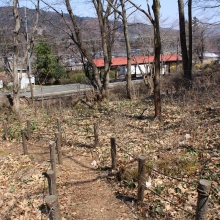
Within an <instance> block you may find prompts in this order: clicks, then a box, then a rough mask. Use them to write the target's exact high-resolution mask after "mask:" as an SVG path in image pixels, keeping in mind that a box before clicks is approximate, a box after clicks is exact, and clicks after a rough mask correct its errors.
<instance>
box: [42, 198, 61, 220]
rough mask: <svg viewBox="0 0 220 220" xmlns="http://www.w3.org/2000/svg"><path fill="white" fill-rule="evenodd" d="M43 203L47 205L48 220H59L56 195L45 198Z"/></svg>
mask: <svg viewBox="0 0 220 220" xmlns="http://www.w3.org/2000/svg"><path fill="white" fill-rule="evenodd" d="M45 203H46V204H47V208H48V213H49V219H50V220H61V215H60V208H59V203H58V197H57V195H50V196H46V197H45Z"/></svg>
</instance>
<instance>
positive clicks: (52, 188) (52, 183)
mask: <svg viewBox="0 0 220 220" xmlns="http://www.w3.org/2000/svg"><path fill="white" fill-rule="evenodd" d="M43 175H44V176H45V177H46V178H47V180H48V186H49V194H50V195H57V187H56V178H55V173H54V171H53V170H48V171H47V172H45V173H43Z"/></svg>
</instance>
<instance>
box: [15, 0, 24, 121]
mask: <svg viewBox="0 0 220 220" xmlns="http://www.w3.org/2000/svg"><path fill="white" fill-rule="evenodd" d="M13 14H14V20H15V28H14V35H13V41H14V42H13V43H14V45H13V46H14V54H13V107H14V112H15V114H16V115H17V116H18V117H19V115H20V80H19V77H18V53H19V48H18V47H19V45H18V37H19V36H18V35H19V31H20V18H19V14H18V0H14V1H13ZM21 71H22V70H21ZM21 74H22V72H21Z"/></svg>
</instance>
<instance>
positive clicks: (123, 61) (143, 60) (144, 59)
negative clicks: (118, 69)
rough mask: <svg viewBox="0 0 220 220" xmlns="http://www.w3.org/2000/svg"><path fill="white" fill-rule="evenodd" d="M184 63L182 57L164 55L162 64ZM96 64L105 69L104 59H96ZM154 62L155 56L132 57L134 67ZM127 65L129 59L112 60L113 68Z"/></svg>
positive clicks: (118, 58)
mask: <svg viewBox="0 0 220 220" xmlns="http://www.w3.org/2000/svg"><path fill="white" fill-rule="evenodd" d="M177 60H178V61H182V57H181V56H178V59H177V55H163V56H161V62H162V61H163V62H164V63H171V62H176V61H177ZM94 62H95V64H96V66H97V67H100V68H101V67H104V59H103V58H101V59H94ZM153 62H154V56H149V57H148V56H133V57H132V65H135V64H147V63H153ZM126 65H127V57H116V58H112V64H111V66H126Z"/></svg>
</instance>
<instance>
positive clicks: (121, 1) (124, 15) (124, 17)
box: [108, 0, 133, 99]
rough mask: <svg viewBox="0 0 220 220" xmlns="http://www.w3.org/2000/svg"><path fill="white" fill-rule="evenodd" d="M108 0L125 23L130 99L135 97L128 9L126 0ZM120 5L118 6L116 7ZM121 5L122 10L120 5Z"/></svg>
mask: <svg viewBox="0 0 220 220" xmlns="http://www.w3.org/2000/svg"><path fill="white" fill-rule="evenodd" d="M108 2H109V3H110V4H111V7H113V9H114V10H115V11H116V12H117V13H118V14H119V15H120V16H121V18H122V23H123V30H124V38H125V45H126V52H127V73H126V74H127V84H126V88H127V97H128V98H129V99H133V94H132V81H131V44H130V38H129V33H128V20H127V10H126V6H125V0H119V5H118V1H117V0H115V2H114V4H113V3H112V2H111V1H110V0H108ZM117 5H118V7H116V6H117ZM120 6H121V10H120V9H119V7H120Z"/></svg>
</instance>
